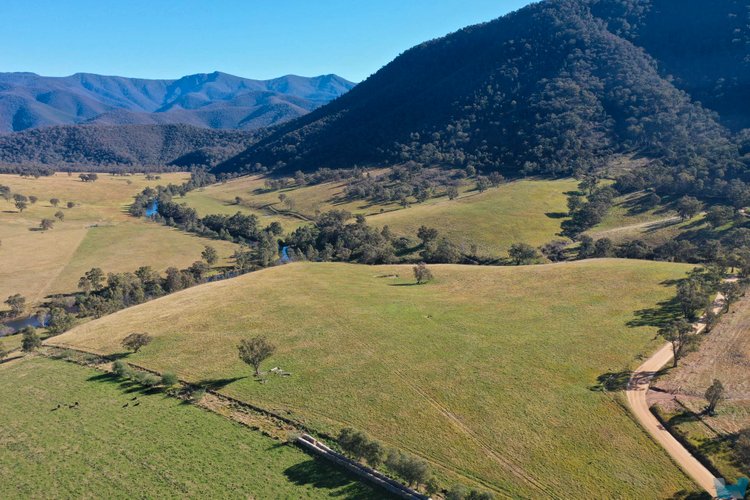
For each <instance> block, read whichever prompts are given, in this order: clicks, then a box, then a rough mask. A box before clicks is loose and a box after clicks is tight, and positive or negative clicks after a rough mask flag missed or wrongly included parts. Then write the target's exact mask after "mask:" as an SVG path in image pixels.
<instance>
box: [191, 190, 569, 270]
mask: <svg viewBox="0 0 750 500" xmlns="http://www.w3.org/2000/svg"><path fill="white" fill-rule="evenodd" d="M263 183H264V178H263V177H259V176H249V177H241V178H239V179H234V180H231V181H228V182H225V183H220V184H215V185H212V186H208V187H206V188H203V189H201V190H196V191H192V192H190V193H188V194H187V196H186V197H185V198H181V199H179V200H180V202H182V201H184V202H185V203H187V204H188V205H189V206H191V207H193V208H195V209H196V210H197V211H198V213H199V214H201V215H205V214H209V213H224V214H232V213H235V212H237V211H238V210H239V211H242V212H245V213H253V214H255V215H256V216H258V217H259V218H260V220H261V221H262V223H263V224H264V225H267V224H269V223H270V222H273V221H278V222H280V223H281V224H282V225H283V226H284V228H285V229H286V230H287V231H291V230H293V229H295V228H296V227H298V226H299V225H301V224H304V223H305V222H304V221H303V220H300V219H299V218H294V217H291V216H289V215H279V214H273V213H270V212H269V209H268V206H269V205H270V206H271V207H274V208H275V209H276V210H285V207H284V206H282V204H281V203H280V202H279V198H278V197H279V194H281V193H283V194H285V195H286V196H287V197H288V198H289V199H291V200H293V207H294V208H293V210H294V211H295V212H298V213H300V214H302V215H304V216H305V217H308V218H313V217H315V215H316V214H317V213H320V212H325V211H328V210H334V209H339V210H347V211H349V212H351V213H353V214H364V215H367V216H368V221H369V223H370V224H372V225H375V226H379V227H382V226H385V225H387V226H389V227H390V228H391V230H392V231H393V232H394V233H395V234H398V235H402V236H407V237H410V238H412V239H416V233H417V229H419V227H420V226H421V225H426V226H429V227H435V228H437V229H438V230H439V231H440V232H441V234H442V235H443V236H447V237H448V238H449V239H450V240H451V241H453V242H454V243H456V244H458V245H460V246H461V247H463V249H464V251H465V252H467V253H468V252H469V251H470V249H471V246H472V245H476V246H477V250H478V252H479V254H481V255H489V256H499V255H505V253H506V251H507V249H508V247H510V245H512V244H513V243H518V242H525V243H529V244H532V245H535V246H537V245H542V244H544V243H547V242H549V241H551V240H554V239H560V238H559V237H558V236H556V234H557V233H559V232H560V223H561V222H562V220H563V217H564V213H565V212H566V211H567V206H566V196H565V194H564V193H565V192H567V191H570V190H574V189H575V188H576V185H577V183H576V181H574V180H569V179H566V180H558V181H550V180H521V181H516V182H510V183H507V184H504V185H502V186H500V187H499V188H495V189H489V190H488V191H486V192H484V193H479V192H477V191H473V187H472V186H469V185H467V186H464V187H462V188H461V190H460V191H461V195H460V196H459V198H457V199H455V200H449V199H448V198H446V197H440V198H432V199H429V200H427V201H425V202H424V203H418V204H413V205H411V206H409V207H408V208H402V207H401V206H400V205H398V204H397V203H389V204H384V205H377V204H375V205H373V204H370V203H369V202H366V201H362V200H358V201H353V202H352V201H347V202H341V201H339V200H340V197H341V195H342V192H343V188H344V186H345V184H344V183H341V182H329V183H323V184H318V185H314V186H304V187H300V188H290V189H284V190H281V191H272V192H264V190H263ZM236 196H240V197H241V198H242V199H243V202H242V204H241V205H236V204H235V202H234V199H235V197H236ZM264 207H265V208H264Z"/></svg>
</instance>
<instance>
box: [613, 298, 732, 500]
mask: <svg viewBox="0 0 750 500" xmlns="http://www.w3.org/2000/svg"><path fill="white" fill-rule="evenodd" d="M723 304H724V296H723V295H722V294H718V295H717V296H716V300H714V303H713V306H712V307H713V310H714V311H715V312H718V311H720V310H721V308H722V307H723ZM694 327H695V333H696V334H697V333H700V332H702V331H703V329H704V328H705V327H706V325H705V324H704V323H702V322H700V321H699V322H698V323H695V325H694ZM671 360H672V345H671V344H670V343H666V344H664V346H662V348H661V349H659V350H658V351H656V353H655V354H654V355H653V356H651V357H650V358H648V359H647V360H646V362H644V363H643V364H642V365H641V366H639V367H638V368H637V369H636V370H635V372H633V375H632V376H631V377H630V381H629V382H628V390H627V391H626V392H627V396H628V404H629V405H630V409H631V411H632V412H633V414H634V415H635V417H636V418H637V419H638V421H639V422H640V424H641V425H642V426H643V427H644V428H645V429H646V430H647V431H648V433H649V434H651V436H652V437H653V438H654V439H655V440H656V442H657V443H659V444H660V445H661V446H662V447H663V448H664V449H665V450H666V451H667V453H669V455H670V456H671V457H672V459H673V460H674V461H675V462H677V464H678V465H679V466H680V467H681V468H682V469H683V470H684V471H685V473H687V475H688V476H690V477H691V478H692V479H693V481H695V482H696V483H697V484H698V485H699V486H700V487H701V488H703V489H704V490H706V491H707V492H708V493H709V494H711V495H712V496H716V489H715V488H714V479H716V478H715V476H714V475H713V474H712V473H711V472H710V471H709V470H708V469H706V468H705V467H704V466H703V464H701V463H700V462H699V461H698V460H697V459H696V458H695V457H694V456H693V455H692V454H691V453H690V452H689V451H688V450H687V449H686V448H685V447H684V446H682V444H680V442H679V441H677V439H675V438H674V436H672V434H670V433H669V431H668V430H667V429H665V428H664V426H663V425H661V424H660V423H659V421H658V420H657V419H656V417H655V416H654V415H653V414H652V413H651V411H650V410H649V407H648V403H647V402H646V393H648V389H649V386H650V385H651V380H652V379H653V378H654V375H655V374H656V373H657V372H658V371H659V370H661V369H662V368H663V367H664V366H666V364H667V363H669V362H670V361H671Z"/></svg>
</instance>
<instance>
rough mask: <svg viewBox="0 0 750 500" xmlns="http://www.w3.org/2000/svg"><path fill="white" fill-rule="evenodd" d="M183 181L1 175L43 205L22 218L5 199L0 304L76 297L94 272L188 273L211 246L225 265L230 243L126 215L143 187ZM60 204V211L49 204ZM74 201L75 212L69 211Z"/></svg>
mask: <svg viewBox="0 0 750 500" xmlns="http://www.w3.org/2000/svg"><path fill="white" fill-rule="evenodd" d="M187 177H188V176H187V175H186V174H163V175H162V178H161V179H160V180H151V181H148V180H146V179H145V176H142V175H133V176H128V177H113V176H110V175H103V174H102V175H100V176H99V180H98V181H96V182H94V183H84V182H81V180H80V179H79V178H78V176H77V175H73V176H68V175H67V174H62V173H58V174H56V175H54V176H51V177H41V178H39V179H31V178H21V177H19V176H16V175H0V184H2V185H6V186H9V187H10V188H11V190H12V191H13V192H14V193H16V192H17V193H21V194H23V195H26V196H36V197H37V198H39V201H37V203H36V204H33V205H30V206H29V208H28V209H26V210H24V211H23V212H22V213H19V212H18V211H17V210H16V209H15V206H14V204H13V202H12V201H5V200H3V199H0V240H1V241H2V245H1V246H0V262H2V263H3V265H2V266H1V267H0V298H2V300H4V299H5V297H7V296H8V295H11V294H14V293H21V294H22V295H24V296H26V297H27V299H28V300H29V302H30V303H35V302H39V301H41V300H42V299H43V298H44V297H45V296H47V295H49V294H50V293H64V292H71V291H74V290H75V289H76V286H77V283H78V278H80V276H81V274H82V273H83V272H85V271H86V270H88V269H90V268H91V267H94V266H98V267H101V268H102V269H103V270H104V271H105V272H110V271H111V272H122V271H131V270H135V269H136V268H138V267H139V266H142V265H150V266H153V267H154V268H155V269H159V270H164V269H166V268H167V267H169V266H177V267H185V266H188V265H190V264H191V263H192V262H194V261H196V260H198V259H200V252H201V250H202V249H203V246H204V245H206V244H211V245H213V246H215V247H216V248H217V250H219V253H220V255H221V256H222V257H224V258H226V257H227V256H229V255H230V254H231V253H232V251H233V245H231V244H229V243H227V242H221V241H211V240H206V239H202V238H198V237H195V236H192V235H188V234H186V233H182V232H180V231H177V230H173V229H169V228H167V227H164V226H161V225H158V224H154V223H150V222H147V221H145V220H137V219H134V218H133V217H131V216H129V215H128V214H127V213H126V208H127V205H128V204H129V203H131V202H132V199H133V196H134V195H135V194H137V193H138V192H140V191H141V190H142V189H143V188H144V187H146V186H155V185H157V184H159V183H162V184H166V183H169V182H173V183H180V182H182V181H184V180H185V179H187ZM51 198H58V199H59V200H61V202H60V206H59V207H57V208H55V207H53V206H52V205H51V204H50V202H49V200H50V199H51ZM68 201H73V202H75V203H76V206H75V207H74V208H70V209H69V208H66V203H67V202H68ZM58 210H61V211H62V212H63V213H64V214H65V220H64V222H59V221H58V222H56V223H55V227H54V228H53V229H52V230H49V231H46V232H45V231H38V230H37V229H38V227H39V222H40V221H41V219H42V218H51V219H54V214H55V213H56V212H57V211H58Z"/></svg>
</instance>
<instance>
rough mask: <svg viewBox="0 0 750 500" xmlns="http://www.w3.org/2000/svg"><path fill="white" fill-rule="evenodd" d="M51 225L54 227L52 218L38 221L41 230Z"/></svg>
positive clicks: (45, 229)
mask: <svg viewBox="0 0 750 500" xmlns="http://www.w3.org/2000/svg"><path fill="white" fill-rule="evenodd" d="M53 227H55V221H54V219H42V222H40V223H39V228H40V229H41V230H42V231H48V230H50V229H52V228H53Z"/></svg>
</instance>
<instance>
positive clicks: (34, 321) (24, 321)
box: [1, 315, 42, 335]
mask: <svg viewBox="0 0 750 500" xmlns="http://www.w3.org/2000/svg"><path fill="white" fill-rule="evenodd" d="M1 325H2V326H4V327H6V328H9V329H10V331H8V333H7V334H8V335H11V334H13V333H16V332H18V331H20V330H23V329H24V328H26V327H27V326H33V327H34V328H39V327H40V326H42V324H41V323H40V322H39V318H37V317H36V315H34V316H29V317H27V318H17V319H13V320H10V321H6V322H4V323H2V324H1Z"/></svg>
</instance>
